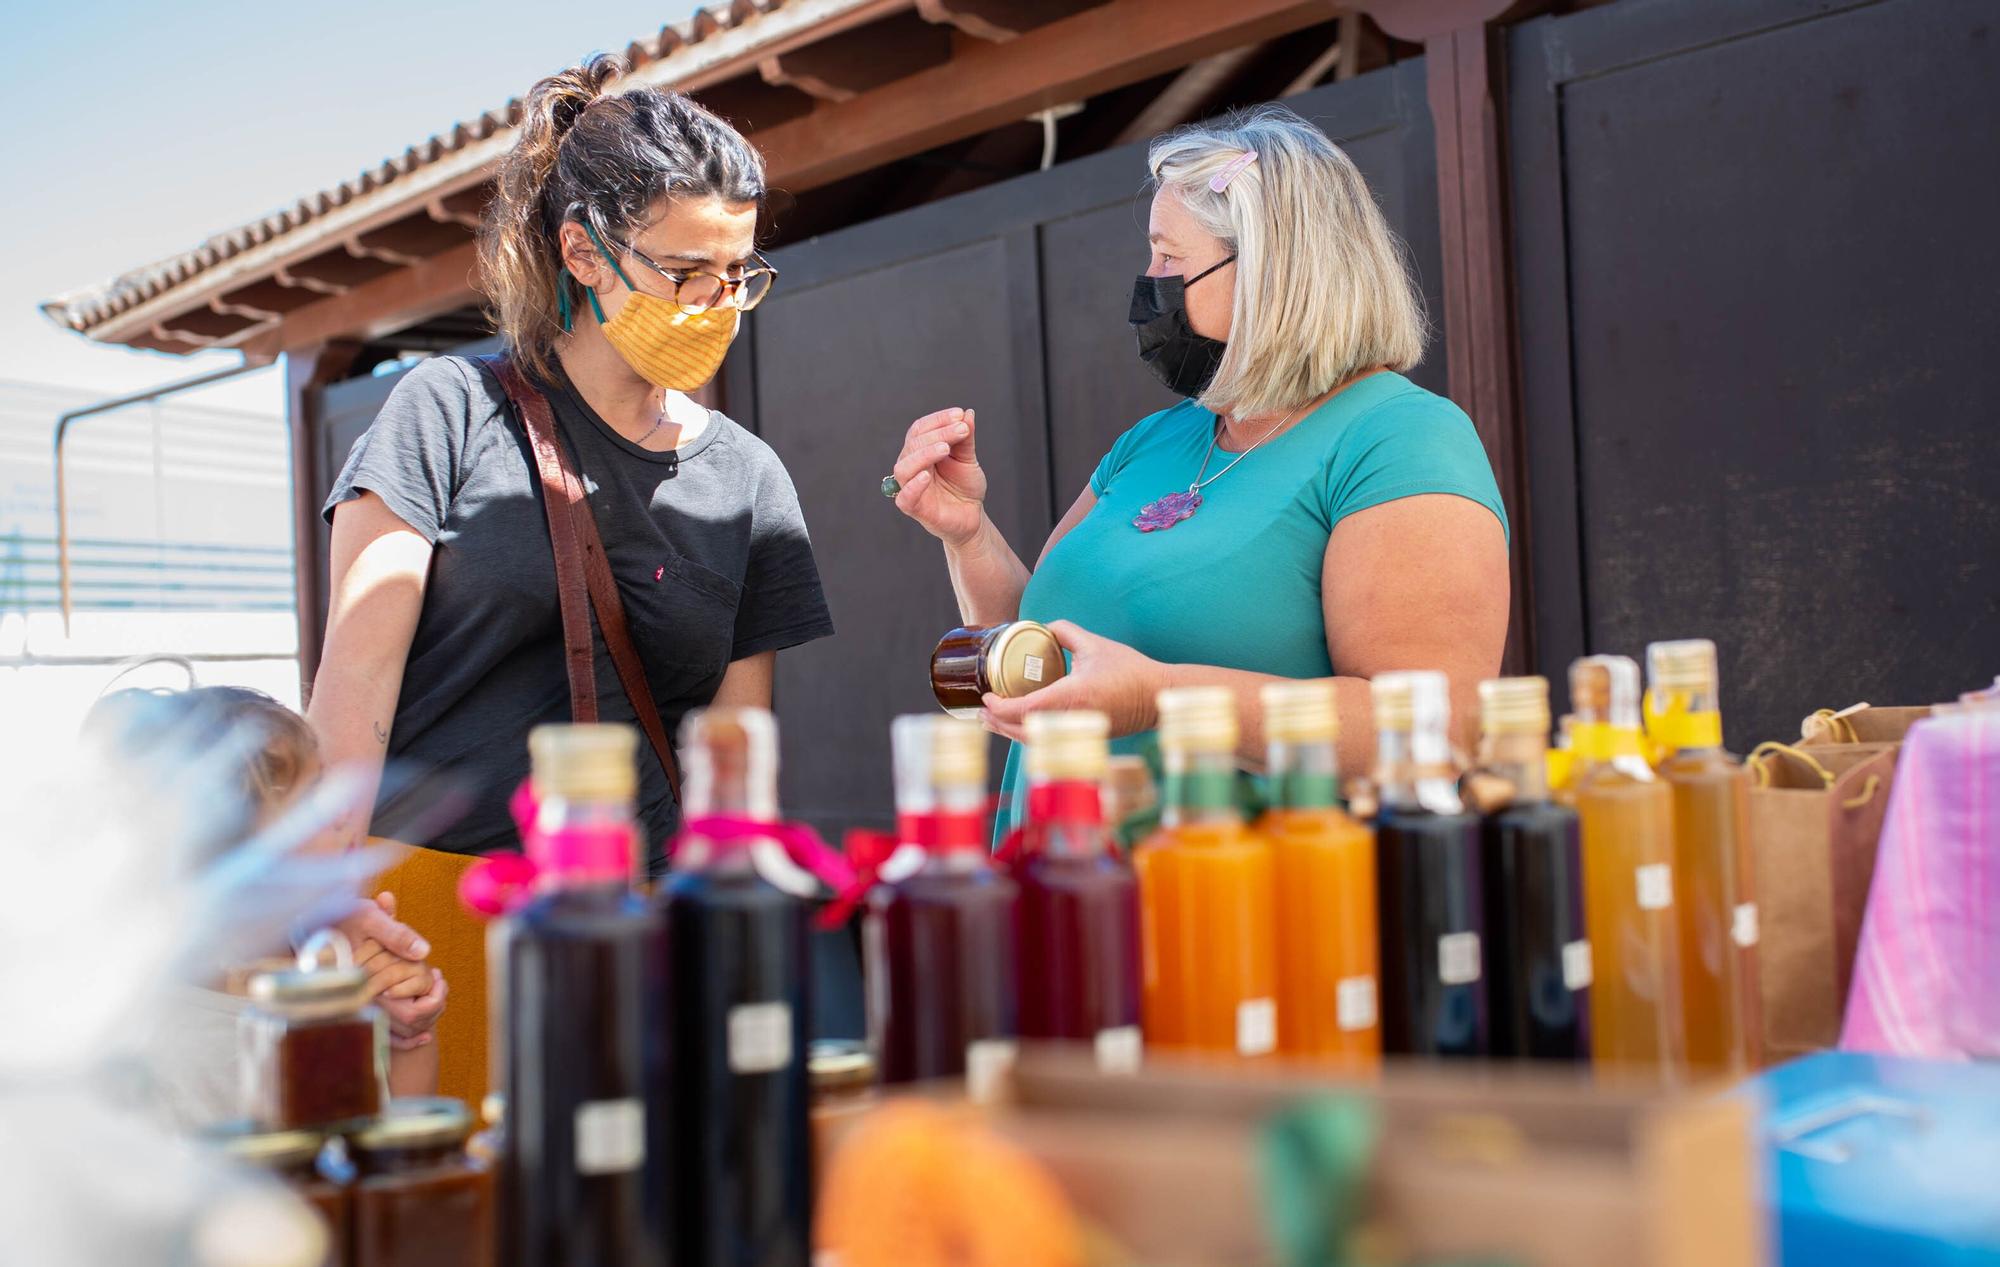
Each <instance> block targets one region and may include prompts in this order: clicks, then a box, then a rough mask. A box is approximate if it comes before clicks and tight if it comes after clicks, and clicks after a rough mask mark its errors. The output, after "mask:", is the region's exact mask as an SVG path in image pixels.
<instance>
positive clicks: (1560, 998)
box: [1479, 677, 1591, 1061]
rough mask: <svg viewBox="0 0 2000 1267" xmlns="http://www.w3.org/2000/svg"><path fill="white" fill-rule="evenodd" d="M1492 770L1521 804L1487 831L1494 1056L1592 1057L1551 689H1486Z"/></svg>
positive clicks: (1575, 866)
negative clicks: (1555, 789) (1554, 797)
mask: <svg viewBox="0 0 2000 1267" xmlns="http://www.w3.org/2000/svg"><path fill="white" fill-rule="evenodd" d="M1479 712H1480V723H1481V729H1482V731H1483V732H1484V736H1485V738H1484V740H1483V743H1482V746H1481V751H1480V756H1481V759H1482V764H1483V765H1484V766H1485V768H1486V769H1488V770H1490V771H1492V772H1493V773H1494V774H1496V775H1499V776H1500V777H1501V778H1504V779H1506V780H1507V781H1508V782H1509V783H1511V784H1512V785H1513V789H1514V793H1513V801H1512V803H1510V804H1508V805H1505V806H1503V807H1501V808H1500V809H1498V810H1495V811H1494V812H1492V813H1490V814H1488V815H1487V816H1486V820H1485V822H1484V824H1483V825H1482V833H1483V836H1484V849H1483V859H1482V860H1483V861H1484V863H1485V866H1486V875H1485V888H1486V961H1487V966H1488V969H1489V971H1488V973H1487V982H1486V1001H1487V1006H1488V1009H1489V1015H1490V1037H1491V1048H1492V1054H1493V1055H1495V1056H1512V1057H1521V1058H1528V1059H1537V1060H1558V1061H1583V1060H1589V1059H1590V979H1591V957H1590V942H1589V940H1588V939H1587V938H1586V937H1585V935H1584V923H1583V855H1582V852H1581V845H1580V843H1579V835H1578V827H1577V816H1576V811H1575V810H1573V809H1570V808H1569V807H1568V806H1566V805H1558V804H1556V803H1555V802H1553V801H1551V800H1550V799H1549V791H1548V747H1549V684H1548V681H1547V679H1545V678H1539V677H1525V678H1499V679H1497V680H1494V681H1490V682H1481V683H1480V684H1479Z"/></svg>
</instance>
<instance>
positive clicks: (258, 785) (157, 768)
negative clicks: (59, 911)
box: [83, 686, 320, 865]
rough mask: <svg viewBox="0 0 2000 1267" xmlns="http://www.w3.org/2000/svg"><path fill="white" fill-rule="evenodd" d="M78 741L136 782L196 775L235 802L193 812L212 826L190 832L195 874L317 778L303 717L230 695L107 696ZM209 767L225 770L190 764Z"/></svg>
mask: <svg viewBox="0 0 2000 1267" xmlns="http://www.w3.org/2000/svg"><path fill="white" fill-rule="evenodd" d="M83 734H84V737H85V738H86V739H87V740H91V741H95V742H96V743H98V744H100V745H101V746H102V747H103V749H104V750H105V752H106V754H107V756H109V757H110V759H111V760H113V761H114V762H116V763H117V764H118V765H119V766H121V767H123V768H124V769H125V770H126V771H127V772H129V773H130V774H131V775H132V776H134V778H135V779H136V780H137V781H138V782H141V783H145V784H153V785H156V786H158V785H168V784H178V783H180V782H181V781H182V780H183V779H184V777H185V776H186V775H187V773H188V771H190V770H192V769H197V768H199V769H201V770H202V775H203V777H201V778H200V779H199V780H197V782H198V783H199V784H200V785H201V786H202V787H203V789H204V790H205V791H207V790H219V791H222V792H223V793H225V794H227V795H228V799H230V800H233V801H234V802H235V803H234V804H224V805H208V806H204V807H203V808H204V809H206V810H208V811H209V813H210V814H211V815H212V821H210V822H207V823H205V825H204V830H202V831H201V833H200V835H201V838H202V843H201V844H200V845H198V846H197V848H196V850H195V852H196V854H197V856H196V857H195V858H194V859H191V861H193V862H194V863H195V864H196V865H200V864H201V863H203V862H206V861H210V860H212V859H213V858H214V857H215V856H217V855H218V854H220V853H221V852H222V851H224V850H227V849H229V848H231V847H233V846H234V845H236V844H239V843H241V842H242V840H243V839H244V838H246V837H248V836H250V835H252V834H254V833H255V832H257V831H258V830H259V829H261V828H263V827H265V826H267V825H269V824H270V823H271V822H273V821H274V820H275V819H276V818H277V817H278V816H279V815H280V814H281V813H283V812H284V811H285V810H286V809H287V808H289V807H290V806H291V804H292V802H293V800H294V799H295V798H296V797H297V796H298V795H299V793H301V792H303V791H304V790H305V789H306V788H307V787H308V786H310V785H311V783H312V781H313V780H314V779H315V778H317V777H318V775H319V769H320V760H319V743H318V741H317V740H316V739H315V737H314V736H313V732H312V728H311V727H310V726H308V725H307V724H306V720H305V718H303V717H301V716H299V715H298V714H297V713H295V712H293V711H292V710H291V709H289V708H286V707H285V706H284V705H283V704H280V703H279V702H278V701H277V700H274V699H272V698H271V697H270V696H268V695H266V694H264V693H263V692H261V691H253V690H250V689H248V688H246V687H240V686H202V687H195V688H192V689H189V690H185V691H148V690H123V691H115V692H113V693H112V694H109V695H106V696H105V697H104V698H103V699H101V700H99V701H98V702H97V704H96V705H95V706H94V707H93V708H92V709H91V710H90V715H89V716H88V717H87V718H85V719H84V723H83ZM216 761H222V762H226V763H227V767H226V768H225V769H222V770H220V771H217V770H215V769H214V768H213V767H212V766H204V765H201V764H200V763H207V762H216ZM177 790H178V789H177Z"/></svg>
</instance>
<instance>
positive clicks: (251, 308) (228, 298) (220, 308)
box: [209, 278, 324, 321]
mask: <svg viewBox="0 0 2000 1267" xmlns="http://www.w3.org/2000/svg"><path fill="white" fill-rule="evenodd" d="M322 298H324V296H323V295H321V293H320V292H319V291H316V290H307V289H306V288H304V287H303V286H287V285H285V284H284V283H283V282H281V281H278V280H276V279H275V278H274V279H272V280H269V281H261V282H251V283H250V284H249V285H248V286H238V287H237V288H236V289H235V290H231V291H225V292H223V293H222V294H220V295H218V296H216V297H215V298H214V299H212V300H210V301H209V307H211V308H213V309H215V310H216V311H217V312H228V313H235V314H237V315H239V316H244V317H256V318H258V319H259V320H265V321H268V320H271V319H274V318H277V317H282V316H284V315H285V314H286V313H288V312H296V311H298V310H299V309H300V308H303V307H305V306H306V305H307V304H311V303H317V302H319V300H321V299H322Z"/></svg>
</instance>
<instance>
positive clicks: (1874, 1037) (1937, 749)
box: [1840, 709, 2000, 1060]
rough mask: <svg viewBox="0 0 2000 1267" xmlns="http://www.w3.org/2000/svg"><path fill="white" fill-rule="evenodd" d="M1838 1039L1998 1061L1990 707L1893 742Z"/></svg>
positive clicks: (1997, 846) (1995, 807)
mask: <svg viewBox="0 0 2000 1267" xmlns="http://www.w3.org/2000/svg"><path fill="white" fill-rule="evenodd" d="M1840 1045H1841V1047H1843V1048H1845V1049H1848V1050H1853V1051H1873V1052H1889V1053H1895V1054H1901V1055H1910V1056H1928V1057H1931V1058H1933V1059H1942V1060H1967V1059H1986V1058H1992V1057H1996V1056H2000V709H1981V710H1977V711H1973V712H1965V713H1958V714H1945V715H1942V716H1938V717H1933V718H1930V719H1928V720H1926V721H1921V722H1919V723H1917V724H1916V725H1915V726H1913V727H1912V728H1911V729H1910V733H1909V736H1908V738H1906V739H1905V740H1904V742H1903V752H1902V757H1901V759H1900V763H1899V764H1898V766H1897V769H1896V786H1895V791H1894V792H1893V793H1891V795H1890V800H1889V815H1888V818H1887V819H1886V820H1885V821H1884V823H1883V825H1882V844H1881V849H1880V850H1879V852H1878V853H1877V854H1876V861H1875V882H1874V885H1873V887H1872V888H1871V889H1870V890H1869V894H1868V914H1867V917H1866V919H1865V921H1864V922H1863V924H1862V926H1861V945H1860V948H1859V951H1858V952H1857V954H1856V956H1855V963H1854V985H1853V988H1852V989H1851V991H1850V992H1849V994H1848V1000H1847V1019H1846V1024H1845V1026H1844V1027H1843V1029H1842V1030H1841V1035H1840Z"/></svg>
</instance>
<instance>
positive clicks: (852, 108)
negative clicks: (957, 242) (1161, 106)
mask: <svg viewBox="0 0 2000 1267" xmlns="http://www.w3.org/2000/svg"><path fill="white" fill-rule="evenodd" d="M1334 16H1336V10H1335V6H1334V5H1333V4H1332V3H1330V0H1230V2H1229V3H1226V4H1224V3H1216V2H1215V0H1108V3H1104V4H1100V5H1098V6H1096V7H1094V8H1089V9H1085V10H1083V11H1082V12H1080V13H1077V14H1075V15H1074V16H1072V17H1068V18H1064V19H1062V20H1060V21H1057V22H1052V23H1050V24H1049V25H1047V26H1044V27H1041V28H1039V29H1037V30H1033V31H1029V32H1028V33H1027V34H1025V35H1022V36H1021V37H1020V38H1018V39H1015V40H1010V41H1008V42H1006V43H1000V44H979V45H973V46H971V47H967V48H962V49H960V51H959V53H958V55H957V56H956V57H954V58H953V59H952V60H951V61H950V62H947V63H946V64H945V65H942V66H934V67H932V68H931V69H929V70H925V71H919V72H918V73H916V74H914V75H911V76H909V77H908V78H906V79H901V80H898V81H896V82H895V83H892V84H886V85H884V86H883V87H881V88H879V89H877V90H875V91H874V92H870V93H866V94H864V95H862V96H859V97H856V98H854V99H853V100H851V101H843V102H839V103H827V104H825V105H823V106H821V108H820V109H818V110H816V111H814V112H813V113H812V114H810V115H807V116H806V117H804V118H802V119H797V120H794V121H792V122H790V123H785V124H781V125H779V126H777V127H773V128H769V129H767V130H764V131H761V132H758V133H756V134H755V135H753V136H752V137H751V138H750V139H751V142H752V143H753V144H755V145H756V146H757V147H758V148H759V149H761V150H762V151H763V152H764V155H765V159H766V162H767V164H768V165H769V168H770V179H771V183H772V184H773V185H777V186H783V187H787V188H790V189H793V190H804V189H811V188H814V187H816V186H819V185H824V184H827V183H829V182H832V181H835V180H839V179H840V178H842V177H844V176H852V175H854V174H855V173H857V172H863V171H866V170H868V169H869V168H871V167H878V166H881V165H882V164H884V163H889V162H894V161H895V160H896V159H899V158H906V157H908V156H909V155H912V154H919V153H922V152H924V151H925V150H930V149H935V148H937V147H938V146H940V145H945V144H949V143H950V142H952V141H956V140H960V139H963V138H965V137H968V136H974V135H977V134H978V133H981V132H986V131H989V130H991V129H993V128H996V127H1000V126H1002V125H1004V124H1008V123H1014V122H1018V121H1019V120H1021V119H1023V118H1026V117H1027V116H1028V115H1030V114H1033V113H1034V112H1036V111H1038V110H1044V109H1047V108H1049V107H1051V106H1056V105H1061V104H1062V103H1064V102H1069V101H1079V100H1084V99H1086V98H1089V97H1093V96H1096V95H1097V94H1098V93H1100V92H1104V91H1107V90H1109V89H1112V88H1118V87H1122V86H1124V85H1126V84H1130V83H1136V82H1137V81H1139V80H1142V79H1147V78H1150V77H1152V76H1154V75H1158V74H1162V73H1164V72H1166V71H1170V70H1176V69H1179V68H1180V67H1183V66H1186V65H1187V64H1188V63H1190V62H1193V61H1197V60H1199V59H1201V58H1204V57H1209V56H1212V55H1214V54H1216V53H1219V52H1222V51H1224V50H1226V49H1231V48H1238V47H1241V46H1243V45H1246V44H1257V43H1262V42H1263V41H1266V40H1271V39H1276V38H1277V37H1278V36H1281V35H1286V34H1289V33H1290V32H1293V31H1297V30H1300V29H1302V28H1305V27H1309V26H1314V25H1317V24H1319V23H1322V22H1325V21H1327V20H1328V19H1329V18H1331V17H1334Z"/></svg>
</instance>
